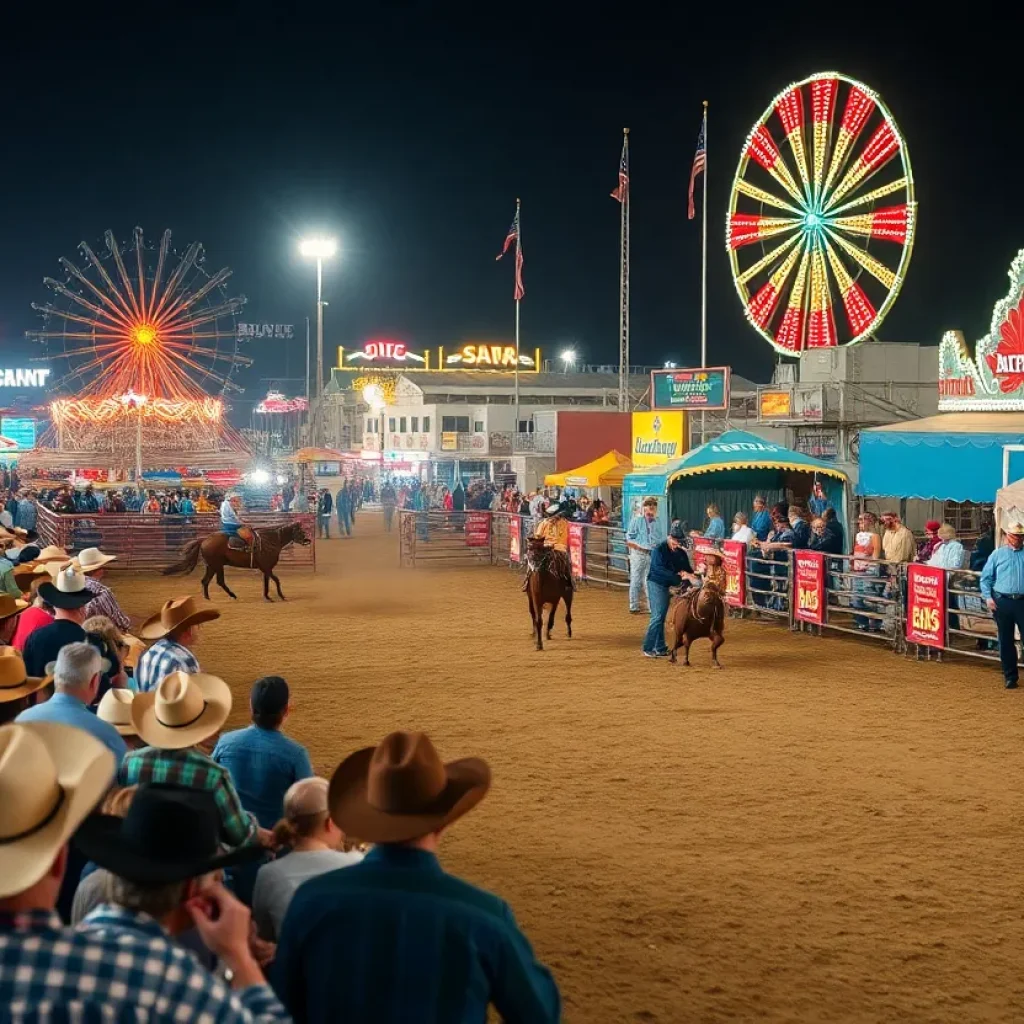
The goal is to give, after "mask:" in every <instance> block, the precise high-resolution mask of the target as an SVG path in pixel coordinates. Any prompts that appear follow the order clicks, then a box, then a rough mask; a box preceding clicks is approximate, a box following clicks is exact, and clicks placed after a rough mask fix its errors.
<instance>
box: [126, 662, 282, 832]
mask: <svg viewBox="0 0 1024 1024" xmlns="http://www.w3.org/2000/svg"><path fill="white" fill-rule="evenodd" d="M230 711H231V690H230V689H229V688H228V684H227V683H225V682H224V680H223V679H218V678H217V677H216V676H211V675H207V674H205V673H198V674H195V675H189V674H188V673H185V672H173V673H172V674H171V675H169V676H167V677H166V678H165V679H163V680H162V681H161V683H160V684H159V686H157V688H156V689H155V690H149V691H147V692H145V693H137V694H136V695H135V698H134V700H133V701H132V724H133V725H134V726H135V730H136V732H137V733H138V734H139V738H140V739H141V740H142V741H143V742H144V743H145V744H146V746H144V747H142V748H140V749H138V750H132V751H129V753H128V754H127V756H126V757H125V758H124V760H123V761H122V762H121V768H120V771H119V772H118V776H117V781H118V785H121V786H136V785H143V784H147V783H150V782H173V783H175V784H178V785H183V786H191V787H192V788H193V789H200V790H205V791H207V792H209V793H212V794H213V796H214V799H215V800H216V803H217V808H218V811H219V813H220V822H221V828H220V831H221V841H222V842H223V843H224V845H225V846H228V847H231V848H235V847H239V846H246V845H250V844H253V843H254V842H255V841H256V839H257V838H258V837H262V838H264V839H265V840H266V841H267V842H269V841H270V838H271V836H270V833H269V831H266V832H261V830H259V828H258V824H257V822H256V819H255V818H253V816H252V815H251V814H249V813H247V812H246V810H245V809H244V808H243V807H242V802H241V800H239V798H238V792H237V791H236V790H235V787H234V785H233V784H232V782H231V776H230V775H229V774H228V771H227V769H226V768H222V767H221V766H220V765H219V764H217V762H216V761H214V760H213V759H212V758H210V757H208V756H207V755H206V754H204V753H203V752H202V751H201V750H199V749H198V745H199V744H200V743H202V742H203V741H204V740H208V739H209V738H210V737H211V736H214V735H215V734H216V733H217V731H218V730H219V729H220V728H221V727H222V726H223V725H224V723H225V721H227V717H228V714H229V713H230Z"/></svg>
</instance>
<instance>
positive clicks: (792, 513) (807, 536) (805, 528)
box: [789, 504, 811, 551]
mask: <svg viewBox="0 0 1024 1024" xmlns="http://www.w3.org/2000/svg"><path fill="white" fill-rule="evenodd" d="M789 528H790V530H792V532H793V541H792V546H793V548H794V550H798V551H799V550H803V549H805V548H808V547H810V544H811V527H810V524H809V523H808V522H807V514H806V512H805V511H804V509H803V508H802V507H801V506H800V505H796V504H794V505H790V506H789Z"/></svg>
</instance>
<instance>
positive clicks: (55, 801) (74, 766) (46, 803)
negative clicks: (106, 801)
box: [0, 722, 115, 899]
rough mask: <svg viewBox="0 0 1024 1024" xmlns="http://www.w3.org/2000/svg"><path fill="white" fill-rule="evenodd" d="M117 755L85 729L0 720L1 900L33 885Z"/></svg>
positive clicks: (104, 784)
mask: <svg viewBox="0 0 1024 1024" xmlns="http://www.w3.org/2000/svg"><path fill="white" fill-rule="evenodd" d="M114 767H115V766H114V755H113V754H112V753H111V752H110V751H109V750H107V748H106V747H105V746H104V745H103V744H102V743H100V742H99V740H97V739H94V738H93V737H92V736H90V735H89V733H87V732H85V731H84V730H83V729H76V728H73V727H71V726H66V725H57V724H56V723H54V722H24V723H21V722H16V723H13V724H11V725H5V726H3V727H0V849H2V850H3V862H4V869H3V871H2V872H0V899H3V898H6V897H8V896H13V895H15V894H16V893H20V892H24V891H25V890H26V889H30V888H31V887H32V886H33V885H35V884H36V882H38V881H39V879H40V878H42V877H43V875H45V874H46V872H47V871H49V869H50V865H51V864H52V863H53V860H54V858H55V857H56V856H57V854H58V852H59V851H60V849H61V848H62V847H63V846H64V844H65V843H66V842H67V841H68V839H70V838H71V835H72V833H73V832H74V831H75V830H76V829H77V828H78V826H79V825H80V824H81V822H82V819H83V818H85V816H86V815H87V814H88V813H89V812H90V811H91V810H92V809H93V808H94V807H95V806H96V804H97V803H98V802H99V800H100V798H101V797H102V796H103V794H104V793H105V792H106V791H107V788H108V787H109V786H110V783H111V781H112V780H113V778H114Z"/></svg>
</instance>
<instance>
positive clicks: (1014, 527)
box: [1003, 512, 1024, 537]
mask: <svg viewBox="0 0 1024 1024" xmlns="http://www.w3.org/2000/svg"><path fill="white" fill-rule="evenodd" d="M1003 531H1004V532H1005V533H1012V534H1013V535H1014V536H1016V537H1021V536H1024V519H1021V517H1020V515H1019V514H1017V513H1016V512H1008V513H1007V515H1006V518H1005V520H1004V524H1003Z"/></svg>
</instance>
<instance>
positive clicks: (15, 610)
mask: <svg viewBox="0 0 1024 1024" xmlns="http://www.w3.org/2000/svg"><path fill="white" fill-rule="evenodd" d="M27 607H28V601H22V600H21V598H19V597H11V595H10V594H8V593H0V622H3V620H4V619H9V618H10V617H11V616H12V615H20V614H21V613H22V612H23V611H24V610H25V609H26V608H27ZM8 650H11V648H8V647H0V655H2V654H4V653H5V652H6V651H8Z"/></svg>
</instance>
